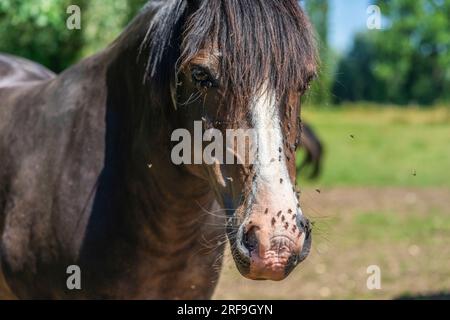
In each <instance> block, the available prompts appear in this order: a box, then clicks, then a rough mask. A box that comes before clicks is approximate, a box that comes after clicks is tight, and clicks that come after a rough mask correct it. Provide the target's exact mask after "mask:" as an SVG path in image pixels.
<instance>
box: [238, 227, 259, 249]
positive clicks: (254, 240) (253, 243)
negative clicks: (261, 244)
mask: <svg viewBox="0 0 450 320" xmlns="http://www.w3.org/2000/svg"><path fill="white" fill-rule="evenodd" d="M256 231H257V227H252V228H251V229H250V230H249V231H248V232H247V233H245V234H244V239H243V241H242V242H243V245H244V246H245V248H247V250H248V252H249V253H250V254H251V253H252V252H253V251H255V250H256V249H257V247H258V237H257V236H256Z"/></svg>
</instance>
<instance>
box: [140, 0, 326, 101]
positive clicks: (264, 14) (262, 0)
mask: <svg viewBox="0 0 450 320" xmlns="http://www.w3.org/2000/svg"><path fill="white" fill-rule="evenodd" d="M189 9H190V8H188V5H187V1H185V0H171V1H167V2H166V4H165V5H164V8H162V9H161V10H160V11H159V12H158V14H157V17H155V19H154V22H153V23H152V25H151V26H150V28H149V31H148V34H147V37H146V40H145V41H144V43H143V48H146V47H148V48H149V60H148V65H147V77H149V78H154V77H158V75H157V73H158V70H164V71H165V72H166V74H167V64H166V63H169V64H176V66H177V70H179V68H180V67H182V66H184V65H185V64H186V63H188V62H189V61H190V60H191V59H192V58H193V57H194V56H195V55H196V54H197V53H198V51H199V50H200V49H203V48H207V47H208V46H210V47H212V44H215V45H217V46H218V47H217V48H218V50H219V52H220V53H221V55H222V59H221V64H220V70H219V73H220V75H221V82H222V84H223V86H224V92H227V93H229V94H231V95H232V96H233V97H234V98H235V99H237V100H238V102H243V100H244V99H247V98H248V97H251V96H252V95H253V94H254V93H255V91H257V90H258V89H260V86H261V85H263V84H264V83H267V85H268V88H267V89H270V90H273V91H274V92H276V93H277V94H279V95H282V94H284V93H286V92H288V91H290V90H300V91H301V90H303V89H304V88H305V87H306V86H307V84H308V82H309V80H310V79H311V77H312V76H314V74H315V71H316V66H317V52H316V43H315V37H314V33H313V31H312V27H311V25H310V23H309V20H308V18H307V17H306V16H305V14H304V13H303V11H302V9H301V8H300V6H299V4H298V3H297V1H296V0H258V1H255V0H208V1H201V5H200V7H199V8H198V9H197V10H195V13H194V14H192V15H190V16H189V17H188V18H187V16H188V11H189ZM180 44H181V46H180ZM169 60H170V61H169ZM161 64H166V68H164V67H162V66H161Z"/></svg>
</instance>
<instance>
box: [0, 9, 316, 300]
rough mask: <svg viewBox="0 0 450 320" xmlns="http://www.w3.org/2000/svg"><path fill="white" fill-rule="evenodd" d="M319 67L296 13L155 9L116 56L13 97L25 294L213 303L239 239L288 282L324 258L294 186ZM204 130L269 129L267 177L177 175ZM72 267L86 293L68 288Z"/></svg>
mask: <svg viewBox="0 0 450 320" xmlns="http://www.w3.org/2000/svg"><path fill="white" fill-rule="evenodd" d="M315 56H316V54H315V47H314V42H313V38H312V36H311V28H310V25H309V23H308V21H307V19H306V17H305V16H304V15H303V13H302V12H301V9H300V8H299V7H298V5H297V3H296V1H293V0H292V1H259V2H254V1H249V0H246V1H244V0H229V1H220V0H214V1H182V0H180V1H169V2H163V3H159V2H152V3H151V4H150V5H148V6H147V7H146V8H145V9H144V10H143V11H142V13H141V14H140V15H139V16H138V17H137V18H136V19H135V20H134V21H133V22H132V24H131V25H130V26H129V27H128V28H127V30H126V31H125V32H124V33H123V34H122V36H121V37H119V39H118V40H117V41H116V42H114V43H113V44H112V45H111V46H110V47H109V48H108V49H106V50H105V51H103V52H102V53H100V54H98V55H96V56H94V57H92V58H89V59H87V60H84V61H82V62H81V63H79V64H78V65H76V66H74V67H72V68H70V69H69V70H67V71H66V72H64V73H62V74H61V75H59V76H58V77H51V76H49V79H48V80H44V81H40V82H35V81H22V80H21V81H16V83H11V82H9V83H8V84H6V85H5V84H2V87H0V161H1V163H2V167H1V168H0V231H1V236H2V237H1V248H0V253H1V262H2V267H3V273H4V275H5V278H6V281H7V284H8V286H9V287H10V289H11V291H12V292H13V294H14V295H15V296H17V297H19V298H209V297H210V296H211V294H212V292H213V290H214V288H215V284H216V281H217V277H218V272H219V269H218V268H217V267H218V266H220V264H221V257H222V254H223V246H224V243H225V242H224V241H223V240H224V236H225V234H227V235H228V238H229V240H230V243H231V250H232V253H233V256H234V258H235V261H236V265H237V267H238V269H239V270H240V271H241V273H242V274H243V275H244V276H246V277H248V278H251V279H272V280H281V279H283V278H285V277H286V276H287V275H288V274H289V273H290V272H291V271H292V270H293V268H294V267H295V266H296V265H297V264H298V263H299V262H301V261H302V260H303V259H304V258H305V257H306V256H307V254H308V252H309V248H310V245H311V237H310V230H309V224H308V221H307V219H306V218H305V217H304V216H303V214H302V212H301V210H300V206H299V204H298V200H297V198H296V197H295V190H294V188H293V186H294V185H295V173H296V172H295V145H296V144H297V143H298V142H299V140H298V134H297V133H298V131H299V127H298V121H297V114H298V105H299V103H298V100H299V96H300V95H301V94H302V93H303V92H304V90H305V89H306V88H307V85H308V81H309V80H310V79H311V78H312V76H313V75H314V73H315V67H316V60H315ZM299 62H300V63H299ZM293 79H298V80H295V81H294V80H293ZM193 97H194V98H193ZM195 120H200V121H203V122H204V123H205V126H209V127H215V128H217V129H218V130H220V131H222V132H225V130H227V129H235V128H254V129H255V130H256V132H257V135H258V140H257V141H258V143H257V154H256V162H255V163H254V164H247V163H245V164H243V165H206V164H203V165H182V166H177V165H175V164H173V161H172V159H171V149H172V147H173V144H172V142H171V139H170V136H171V133H172V132H173V130H175V129H177V128H186V129H188V130H192V127H193V121H195ZM69 265H78V266H80V267H81V270H82V284H83V285H82V290H75V291H69V289H68V288H67V286H66V279H67V274H66V270H67V267H68V266H69ZM214 266H215V267H214ZM0 286H1V284H0ZM1 289H2V288H0V290H1Z"/></svg>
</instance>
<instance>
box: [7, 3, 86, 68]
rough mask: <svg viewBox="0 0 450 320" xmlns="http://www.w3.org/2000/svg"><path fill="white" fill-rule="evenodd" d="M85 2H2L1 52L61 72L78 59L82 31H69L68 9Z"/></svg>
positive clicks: (82, 4) (81, 42)
mask: <svg viewBox="0 0 450 320" xmlns="http://www.w3.org/2000/svg"><path fill="white" fill-rule="evenodd" d="M71 4H76V5H79V6H80V7H81V8H84V7H85V6H84V0H77V1H72V0H57V1H54V0H33V1H23V0H2V1H0V39H1V41H0V51H3V52H8V53H11V54H15V55H19V56H23V57H26V58H29V59H31V60H34V61H38V62H40V63H42V64H44V65H46V66H47V67H49V68H50V69H52V70H54V71H61V70H63V69H64V68H65V67H67V66H68V65H70V64H71V63H72V62H73V61H74V60H76V59H77V58H78V53H79V49H80V48H81V46H82V44H83V39H82V32H81V31H79V30H68V29H67V27H66V19H67V17H68V15H67V13H66V10H67V7H68V6H69V5H71Z"/></svg>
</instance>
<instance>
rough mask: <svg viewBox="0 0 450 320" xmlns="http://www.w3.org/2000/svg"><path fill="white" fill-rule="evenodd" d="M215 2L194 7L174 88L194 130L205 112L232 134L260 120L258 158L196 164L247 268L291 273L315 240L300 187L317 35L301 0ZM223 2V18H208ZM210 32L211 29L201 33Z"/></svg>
mask: <svg viewBox="0 0 450 320" xmlns="http://www.w3.org/2000/svg"><path fill="white" fill-rule="evenodd" d="M206 2H207V3H204V2H202V1H200V2H199V1H197V5H196V7H195V9H194V10H193V9H192V7H191V16H190V17H189V18H188V20H187V23H186V27H185V31H184V33H183V37H184V38H183V45H182V48H181V51H182V52H183V56H182V59H181V62H180V65H179V72H178V77H177V81H176V86H173V88H172V90H173V91H174V97H175V99H176V101H177V103H176V104H177V112H178V113H179V115H180V116H179V119H182V120H181V125H182V126H183V127H185V128H187V129H189V130H192V128H193V123H194V121H202V122H203V126H204V129H208V128H215V129H218V130H220V131H221V132H222V133H223V135H224V136H225V135H226V131H227V130H229V129H252V130H253V132H254V135H255V144H256V148H255V149H253V150H254V151H255V154H254V155H251V156H252V157H253V159H254V161H253V162H252V163H249V162H248V161H247V162H245V161H244V163H243V164H236V163H234V164H220V165H219V164H217V165H191V166H189V167H188V168H189V170H191V171H192V172H193V173H195V174H196V175H198V176H201V177H203V178H204V179H208V181H209V182H210V185H211V187H212V188H213V190H214V191H215V193H216V197H217V200H218V201H219V203H220V204H221V205H222V206H223V208H224V209H225V212H226V214H227V233H228V237H229V240H230V243H231V249H232V253H233V257H234V260H235V262H236V265H237V267H238V269H239V270H240V272H241V273H242V274H243V275H244V276H245V277H248V278H250V279H257V280H260V279H269V280H282V279H284V278H285V277H286V276H287V275H288V274H289V273H290V272H291V271H292V270H293V269H294V267H295V266H296V265H297V264H299V263H300V262H301V261H302V260H304V259H305V258H306V256H307V255H308V253H309V251H310V247H311V234H310V226H309V221H308V219H307V218H306V217H305V216H304V215H303V213H302V210H301V207H300V203H299V198H298V193H297V192H296V189H295V183H296V167H295V166H296V164H295V162H296V161H295V150H296V146H297V144H298V139H299V134H300V126H299V114H300V110H299V108H300V97H301V95H302V94H303V93H304V91H305V89H306V88H307V86H308V83H309V81H310V79H311V78H312V76H313V75H314V74H315V65H316V64H315V60H314V59H315V53H314V50H315V49H314V43H313V37H312V36H311V34H310V31H309V29H310V28H309V24H308V22H307V19H306V17H305V16H304V15H303V13H302V12H301V9H300V8H299V7H298V4H297V3H296V1H294V0H292V1H272V2H271V3H272V4H268V3H269V2H268V1H263V2H264V4H263V5H261V4H258V2H254V1H251V3H250V2H248V1H231V2H233V3H234V4H233V5H231V4H230V1H206ZM215 4H217V5H215ZM236 6H239V7H238V8H236ZM263 6H264V10H262V7H263ZM207 10H209V14H208V15H206V14H205V15H203V11H207ZM214 10H216V11H217V13H218V14H217V15H216V16H217V17H220V18H216V19H218V20H217V21H216V20H214V21H205V17H206V16H212V15H211V11H214ZM246 15H247V16H248V17H252V19H254V21H250V20H252V19H250V20H248V19H246V18H245V16H246ZM221 19H222V20H221ZM219 20H220V21H219ZM233 23H234V25H233ZM202 32H203V33H205V32H206V33H207V36H205V37H204V38H205V39H204V41H199V40H198V38H199V34H200V35H201V34H202ZM224 148H225V149H226V147H224ZM224 152H226V150H224Z"/></svg>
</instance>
